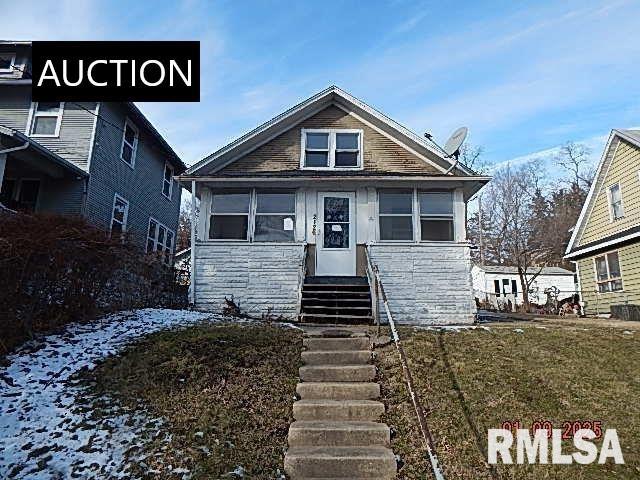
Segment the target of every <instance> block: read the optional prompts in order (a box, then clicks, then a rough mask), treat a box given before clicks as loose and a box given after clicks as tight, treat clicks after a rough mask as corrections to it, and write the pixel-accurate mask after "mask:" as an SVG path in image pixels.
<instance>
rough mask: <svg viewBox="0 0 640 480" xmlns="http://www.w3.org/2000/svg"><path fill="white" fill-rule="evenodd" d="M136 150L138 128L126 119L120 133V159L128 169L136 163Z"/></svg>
mask: <svg viewBox="0 0 640 480" xmlns="http://www.w3.org/2000/svg"><path fill="white" fill-rule="evenodd" d="M137 149H138V128H137V127H136V126H135V125H134V124H133V123H131V122H130V121H129V119H126V120H125V122H124V129H123V132H122V146H121V148H120V158H121V159H122V160H123V161H124V162H125V163H126V164H127V165H129V166H130V167H133V166H134V165H135V163H136V150H137Z"/></svg>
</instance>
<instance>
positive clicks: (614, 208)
mask: <svg viewBox="0 0 640 480" xmlns="http://www.w3.org/2000/svg"><path fill="white" fill-rule="evenodd" d="M609 208H610V209H611V220H618V219H619V218H622V217H624V208H623V207H622V191H621V190H620V184H619V183H616V184H615V185H611V186H610V187H609Z"/></svg>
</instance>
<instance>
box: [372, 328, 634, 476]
mask: <svg viewBox="0 0 640 480" xmlns="http://www.w3.org/2000/svg"><path fill="white" fill-rule="evenodd" d="M625 323H628V322H625ZM626 326H628V324H627V325H625V327H626ZM637 327H638V325H637V323H636V328H635V330H631V329H629V330H625V329H622V328H610V327H597V328H596V327H595V325H593V324H587V323H582V322H571V323H570V324H569V325H567V324H562V323H558V322H550V323H548V324H539V323H530V322H527V323H525V322H521V323H514V324H508V325H503V324H499V325H493V326H491V327H490V328H489V329H483V328H478V329H474V330H460V331H443V332H437V331H434V330H420V331H416V330H404V331H402V332H401V336H402V338H403V339H404V345H405V350H406V353H407V356H408V358H409V362H410V366H411V369H412V373H413V377H414V382H415V383H416V388H417V390H418V391H419V395H420V397H421V398H422V400H423V401H424V403H425V404H426V405H428V406H429V407H431V408H432V412H431V413H430V415H429V416H428V422H429V425H430V427H431V429H432V433H433V434H434V437H435V438H436V442H437V445H438V455H439V457H440V460H441V462H442V463H443V465H444V469H445V475H446V477H447V478H455V479H484V478H486V479H492V478H501V479H506V478H509V479H511V478H517V479H532V480H533V479H536V480H537V479H555V478H562V479H564V480H568V479H581V480H582V479H585V480H586V479H594V480H595V479H602V478H628V479H631V478H638V476H639V475H640V403H639V402H638V401H637V399H638V398H640V329H639V328H637ZM377 364H378V367H379V372H380V379H381V385H382V394H383V398H384V401H385V403H386V404H387V406H388V411H387V414H386V418H385V421H386V422H387V423H388V424H389V425H390V426H391V427H392V428H393V429H394V430H395V431H396V435H395V436H394V438H393V439H392V447H393V449H394V452H395V453H397V454H399V455H400V456H401V457H402V460H403V462H404V464H403V465H402V467H401V468H400V471H399V475H398V478H402V479H414V478H416V479H417V478H424V477H425V475H430V468H429V464H428V461H427V460H426V456H425V453H424V448H423V446H422V443H421V441H420V439H421V437H420V432H419V430H418V427H417V424H416V421H415V415H414V412H413V409H412V407H411V402H410V400H409V397H408V395H407V393H406V388H405V387H404V383H403V377H402V370H401V368H400V363H399V360H398V355H397V353H396V351H395V347H394V346H393V345H390V346H387V347H385V348H383V349H381V350H379V351H378V355H377ZM538 420H550V421H551V422H553V424H554V428H560V427H561V425H562V422H564V421H570V420H600V421H602V424H603V428H616V429H617V431H618V437H619V439H620V443H621V446H622V452H623V455H624V459H625V462H626V463H625V465H614V464H613V463H611V462H612V461H611V460H609V463H607V464H605V465H586V466H583V465H577V464H572V465H533V466H528V465H520V466H515V465H513V466H512V465H499V466H497V468H496V469H495V470H494V471H492V470H491V469H490V468H489V467H488V465H487V464H486V463H485V459H486V443H487V438H486V437H487V429H489V428H501V424H502V422H504V421H520V422H521V424H522V427H521V428H531V425H532V424H533V422H535V421H538ZM597 444H598V445H600V444H599V442H597ZM565 447H566V448H565V453H566V452H567V451H568V452H573V451H574V448H573V447H572V444H571V443H566V445H565ZM428 478H431V477H429V476H428Z"/></svg>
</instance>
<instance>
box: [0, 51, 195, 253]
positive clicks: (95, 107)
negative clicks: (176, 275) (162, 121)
mask: <svg viewBox="0 0 640 480" xmlns="http://www.w3.org/2000/svg"><path fill="white" fill-rule="evenodd" d="M30 70H31V43H30V42H11V41H0V184H1V185H2V189H1V191H0V202H2V204H3V205H4V206H6V207H7V208H10V209H14V210H25V211H35V212H50V213H57V214H65V215H78V216H83V217H85V218H87V219H88V220H89V221H90V222H91V223H93V224H94V225H97V226H99V227H101V228H105V229H110V230H111V231H112V232H118V233H119V232H121V231H125V232H126V234H127V235H128V236H129V237H130V238H131V239H132V240H133V241H134V242H135V243H137V244H138V245H140V246H143V247H144V248H145V249H146V250H147V251H150V252H151V251H161V252H165V251H168V252H170V253H172V252H173V250H174V245H175V238H176V236H175V232H176V230H177V227H178V216H179V211H180V195H181V188H180V185H179V184H178V183H176V182H175V181H174V180H173V176H174V175H178V174H180V173H182V172H183V171H184V170H185V168H186V167H185V165H184V163H183V162H182V161H181V160H180V158H179V157H178V156H177V155H176V153H175V152H174V151H173V150H172V149H171V147H170V146H169V145H168V144H167V142H166V141H165V140H164V139H163V138H162V136H161V135H160V134H159V133H158V132H157V131H156V129H155V128H154V127H153V125H151V123H149V121H148V120H147V119H146V118H145V116H144V115H143V114H142V113H141V112H140V110H138V108H137V107H136V106H135V105H134V104H133V103H98V102H80V103H76V102H66V103H65V102H46V103H45V102H40V103H33V102H32V101H31V75H30ZM168 257H169V256H167V259H168Z"/></svg>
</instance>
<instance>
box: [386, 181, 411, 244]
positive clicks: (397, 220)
mask: <svg viewBox="0 0 640 480" xmlns="http://www.w3.org/2000/svg"><path fill="white" fill-rule="evenodd" d="M378 204H379V211H378V214H379V218H380V240H413V191H412V190H381V191H380V192H379V193H378Z"/></svg>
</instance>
